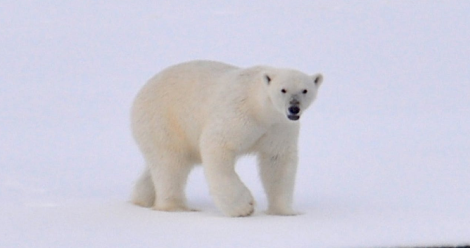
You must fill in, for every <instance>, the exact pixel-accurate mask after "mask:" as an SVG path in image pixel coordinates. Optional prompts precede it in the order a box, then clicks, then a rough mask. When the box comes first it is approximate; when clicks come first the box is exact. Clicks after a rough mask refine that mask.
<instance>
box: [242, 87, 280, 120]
mask: <svg viewBox="0 0 470 248" xmlns="http://www.w3.org/2000/svg"><path fill="white" fill-rule="evenodd" d="M252 87H253V88H251V89H250V91H251V92H260V94H253V95H252V98H251V101H252V102H251V103H250V105H251V106H253V108H252V109H251V112H252V113H251V114H252V116H253V118H254V119H255V120H256V121H257V122H258V123H259V124H260V125H262V126H265V127H270V126H272V125H274V124H277V123H280V122H282V121H284V119H285V118H283V116H282V114H280V113H279V112H278V111H276V110H275V109H274V107H273V106H274V105H273V103H272V101H271V99H270V98H269V96H268V94H267V92H266V88H265V87H264V85H262V84H259V83H257V82H254V83H253V84H252ZM247 93H248V94H250V92H247Z"/></svg>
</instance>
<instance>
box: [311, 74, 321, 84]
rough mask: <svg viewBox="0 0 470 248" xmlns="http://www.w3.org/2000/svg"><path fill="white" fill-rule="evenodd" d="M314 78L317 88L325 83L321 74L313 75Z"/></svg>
mask: <svg viewBox="0 0 470 248" xmlns="http://www.w3.org/2000/svg"><path fill="white" fill-rule="evenodd" d="M312 78H313V82H314V83H315V85H317V86H320V84H321V83H322V82H323V75H322V74H321V73H318V74H315V75H313V76H312Z"/></svg>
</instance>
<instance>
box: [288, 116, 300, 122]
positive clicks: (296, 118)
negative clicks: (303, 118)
mask: <svg viewBox="0 0 470 248" xmlns="http://www.w3.org/2000/svg"><path fill="white" fill-rule="evenodd" d="M287 118H288V119H289V120H291V121H297V120H299V119H300V115H288V116H287Z"/></svg>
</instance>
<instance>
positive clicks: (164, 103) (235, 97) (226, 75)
mask: <svg viewBox="0 0 470 248" xmlns="http://www.w3.org/2000/svg"><path fill="white" fill-rule="evenodd" d="M322 81H323V76H322V75H321V74H315V75H313V76H309V75H306V74H304V73H301V72H299V71H296V70H291V69H279V68H273V67H267V66H255V67H251V68H238V67H235V66H232V65H228V64H224V63H220V62H214V61H191V62H186V63H183V64H178V65H175V66H172V67H169V68H167V69H165V70H163V71H162V72H160V73H159V74H157V75H156V76H155V77H153V78H152V79H150V80H149V81H148V83H147V84H146V85H145V86H144V87H143V88H142V89H141V90H140V92H139V93H138V95H137V97H136V98H135V100H134V103H133V106H132V114H131V125H132V132H133V136H134V138H135V140H136V142H137V144H138V146H139V148H140V150H141V152H142V153H143V156H144V159H145V162H146V168H145V171H144V173H143V174H142V176H141V177H140V178H139V179H138V181H137V182H136V185H135V188H134V191H133V194H132V200H131V201H132V202H133V203H134V204H136V205H140V206H144V207H152V208H153V209H155V210H161V211H190V210H191V209H190V208H188V207H187V205H186V197H185V192H184V190H185V185H186V181H187V177H188V174H189V173H190V171H191V168H192V167H193V166H194V165H195V164H201V163H202V165H203V168H204V175H205V177H206V180H207V182H208V186H209V191H210V194H211V196H212V198H213V200H214V202H215V204H216V206H217V207H218V209H219V210H220V211H222V212H223V213H224V214H225V215H227V216H233V217H238V216H248V215H251V214H252V213H253V211H254V207H255V201H254V199H253V196H252V195H251V193H250V191H249V190H248V188H247V187H246V186H245V185H244V184H243V183H242V181H241V180H240V178H239V177H238V175H237V173H236V172H235V163H236V160H237V158H238V157H240V156H242V155H244V154H255V155H257V157H258V163H259V174H260V177H261V181H262V184H263V187H264V189H265V192H266V195H267V199H268V210H267V213H268V214H272V215H295V212H294V211H293V210H292V208H291V203H292V198H293V190H294V181H295V174H296V168H297V140H298V135H299V122H298V120H299V118H300V117H301V115H302V114H303V113H304V111H305V110H306V109H307V108H308V107H309V106H310V104H311V103H312V102H313V101H314V99H315V98H316V95H317V90H318V88H319V86H320V84H321V83H322Z"/></svg>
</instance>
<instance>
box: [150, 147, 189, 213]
mask: <svg viewBox="0 0 470 248" xmlns="http://www.w3.org/2000/svg"><path fill="white" fill-rule="evenodd" d="M160 152H161V151H160ZM159 154H161V155H162V156H160V157H159V161H156V162H155V163H152V164H151V165H150V166H149V168H150V174H151V177H152V181H153V183H154V185H155V190H156V196H157V197H156V199H155V204H154V205H153V208H154V209H155V210H159V211H170V212H174V211H191V209H189V208H188V207H187V205H186V195H185V187H186V181H187V179H188V175H189V173H190V172H191V168H192V165H191V163H189V162H188V161H186V160H184V159H183V157H184V156H183V155H182V154H176V153H173V152H168V151H167V152H161V153H159Z"/></svg>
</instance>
